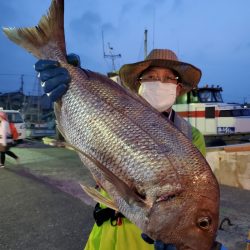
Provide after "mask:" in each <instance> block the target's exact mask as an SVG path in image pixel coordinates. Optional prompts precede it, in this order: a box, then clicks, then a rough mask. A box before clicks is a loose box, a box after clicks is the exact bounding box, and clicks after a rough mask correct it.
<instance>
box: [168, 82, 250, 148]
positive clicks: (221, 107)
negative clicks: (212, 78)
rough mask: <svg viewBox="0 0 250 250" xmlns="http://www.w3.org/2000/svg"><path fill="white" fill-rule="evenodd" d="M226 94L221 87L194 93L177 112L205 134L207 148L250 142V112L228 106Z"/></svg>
mask: <svg viewBox="0 0 250 250" xmlns="http://www.w3.org/2000/svg"><path fill="white" fill-rule="evenodd" d="M222 92H223V89H222V88H221V87H220V86H219V85H217V86H214V85H211V86H209V85H205V86H204V87H199V88H196V89H193V90H192V91H190V92H188V93H187V94H184V95H183V96H180V97H178V98H177V100H176V103H175V105H174V106H173V109H174V110H175V111H176V112H177V113H178V114H179V115H181V116H182V117H183V118H184V119H185V120H187V121H188V122H189V123H190V124H191V125H192V126H194V127H196V128H197V129H199V130H200V131H201V133H202V134H203V135H204V137H205V141H206V145H207V146H223V145H228V144H238V143H246V142H250V108H248V107H247V106H244V105H241V104H239V103H227V102H224V101H223V98H222Z"/></svg>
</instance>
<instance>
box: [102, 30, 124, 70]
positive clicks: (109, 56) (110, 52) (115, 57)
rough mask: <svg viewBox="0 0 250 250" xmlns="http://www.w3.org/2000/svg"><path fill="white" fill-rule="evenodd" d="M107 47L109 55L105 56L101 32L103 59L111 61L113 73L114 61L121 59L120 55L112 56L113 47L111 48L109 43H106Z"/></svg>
mask: <svg viewBox="0 0 250 250" xmlns="http://www.w3.org/2000/svg"><path fill="white" fill-rule="evenodd" d="M108 46H109V55H107V54H106V53H105V48H104V36H103V31H102V49H103V57H104V58H109V59H111V61H112V69H113V72H115V70H116V69H115V59H117V58H121V57H122V55H121V54H116V55H114V54H113V47H111V46H110V43H108Z"/></svg>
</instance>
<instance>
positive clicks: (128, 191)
mask: <svg viewBox="0 0 250 250" xmlns="http://www.w3.org/2000/svg"><path fill="white" fill-rule="evenodd" d="M65 145H68V146H69V147H71V148H73V149H74V150H75V151H76V152H78V153H80V154H82V155H83V156H85V157H86V158H87V159H89V160H90V161H92V162H93V163H94V164H95V166H96V167H97V168H99V169H100V171H101V172H102V174H103V175H104V177H105V179H106V180H107V181H108V182H110V183H111V184H112V185H113V186H114V187H115V189H116V191H117V192H118V193H119V195H121V197H122V198H123V199H124V200H125V201H126V202H127V203H128V204H129V205H131V204H132V203H136V204H137V205H138V206H140V207H148V206H150V204H148V203H147V202H146V200H144V199H143V198H142V197H141V196H140V195H138V193H137V192H136V191H135V189H134V188H133V187H131V188H130V187H129V186H128V185H127V184H126V183H125V182H124V181H123V180H121V179H120V178H119V177H117V176H116V175H115V174H114V173H112V172H111V171H110V170H109V169H108V168H106V166H104V165H103V164H102V163H101V162H99V161H98V160H97V159H95V158H94V157H92V156H91V155H89V154H88V153H86V152H84V151H82V150H81V149H79V148H77V147H75V146H74V145H71V144H70V143H65Z"/></svg>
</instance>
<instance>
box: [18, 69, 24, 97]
mask: <svg viewBox="0 0 250 250" xmlns="http://www.w3.org/2000/svg"><path fill="white" fill-rule="evenodd" d="M23 76H24V75H23V74H22V75H21V86H20V89H19V92H21V93H22V94H23V85H24V82H23Z"/></svg>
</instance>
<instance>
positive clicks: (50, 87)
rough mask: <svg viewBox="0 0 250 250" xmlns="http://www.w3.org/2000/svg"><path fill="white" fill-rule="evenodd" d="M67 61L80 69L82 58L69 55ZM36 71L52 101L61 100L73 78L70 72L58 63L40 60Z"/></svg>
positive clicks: (36, 65)
mask: <svg viewBox="0 0 250 250" xmlns="http://www.w3.org/2000/svg"><path fill="white" fill-rule="evenodd" d="M67 61H68V63H69V64H72V65H73V66H76V67H80V64H81V63H80V58H79V56H78V55H76V54H69V55H68V56H67ZM35 70H36V71H37V72H39V75H38V78H39V79H40V80H41V86H42V88H43V90H44V92H45V93H46V94H47V95H48V96H49V97H50V99H51V101H53V102H54V101H57V100H59V99H60V98H61V97H62V96H63V95H64V94H65V93H66V92H67V90H68V87H69V83H70V81H71V77H70V74H69V72H68V70H67V69H65V68H63V67H60V65H59V63H58V62H57V61H53V60H39V61H37V62H36V64H35Z"/></svg>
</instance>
